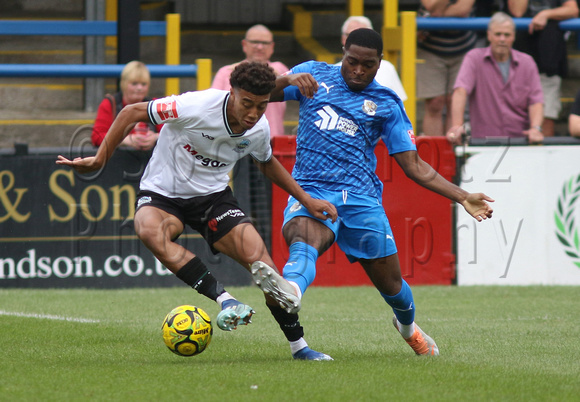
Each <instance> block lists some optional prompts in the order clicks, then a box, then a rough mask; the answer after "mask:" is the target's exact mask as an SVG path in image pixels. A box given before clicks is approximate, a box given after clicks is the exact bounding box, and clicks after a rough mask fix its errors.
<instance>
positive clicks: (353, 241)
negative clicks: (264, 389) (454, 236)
mask: <svg viewBox="0 0 580 402" xmlns="http://www.w3.org/2000/svg"><path fill="white" fill-rule="evenodd" d="M382 50H383V42H382V39H381V36H380V35H379V34H378V33H376V32H375V31H373V30H371V29H364V28H363V29H357V30H355V31H353V32H351V34H350V35H349V37H348V39H347V40H346V43H345V46H344V48H343V53H344V57H343V62H342V67H339V66H333V65H328V64H326V63H321V62H314V61H310V62H306V63H303V64H300V65H298V66H295V67H294V68H292V69H291V71H289V72H288V73H286V74H284V75H283V76H281V77H278V79H277V85H276V88H275V89H274V91H273V92H272V96H271V98H270V99H271V101H281V100H298V101H299V102H300V109H299V125H298V133H297V137H296V143H297V148H296V164H295V165H294V170H293V172H292V176H293V177H294V178H295V179H296V181H297V182H298V183H299V184H300V185H301V187H302V188H304V190H306V192H308V193H309V194H310V195H311V196H313V197H315V198H320V199H326V200H328V201H330V202H331V203H333V204H334V206H335V207H336V209H337V211H338V216H339V219H338V220H336V222H334V223H333V222H330V221H328V220H326V221H324V220H321V219H318V218H316V217H314V216H312V214H310V213H309V212H308V211H307V210H306V208H304V207H303V206H302V205H301V204H300V202H299V201H298V200H296V199H295V198H294V197H290V198H289V201H288V205H287V207H286V209H285V211H284V225H283V235H284V238H285V240H286V242H287V243H288V245H289V246H290V256H289V259H288V262H287V263H286V265H285V267H284V270H283V276H284V278H285V279H287V280H288V281H289V282H290V283H291V284H292V285H294V286H295V287H296V288H297V289H299V290H300V293H299V295H302V294H303V293H304V292H305V291H306V289H307V288H308V286H309V285H310V284H311V283H312V281H313V280H314V277H315V274H316V260H317V258H318V257H319V256H320V255H322V253H324V252H325V251H326V250H328V248H329V247H330V246H331V245H332V244H333V243H334V242H337V243H338V245H339V247H340V248H341V249H342V250H343V251H344V253H345V254H346V256H347V257H348V259H349V260H350V261H351V262H355V261H358V262H359V263H360V264H361V265H362V267H363V268H364V270H365V271H366V273H367V275H368V276H369V278H370V279H371V281H372V283H373V284H374V285H375V287H376V288H377V290H378V291H379V292H380V294H381V296H382V297H383V298H384V300H385V301H386V302H387V304H388V305H389V306H390V307H391V308H392V309H393V311H394V315H395V316H394V317H393V324H394V325H395V328H396V329H397V330H398V331H399V333H400V334H401V335H402V336H403V338H404V339H405V340H406V341H407V343H408V344H409V345H410V346H411V348H412V349H413V350H414V351H415V353H417V354H419V355H438V354H439V349H438V347H437V345H436V343H435V342H434V341H433V339H431V338H430V337H429V336H428V335H427V334H425V332H423V331H422V330H421V329H420V328H419V326H418V325H416V324H415V303H414V302H413V294H412V292H411V289H410V287H409V285H408V284H407V282H406V281H405V280H404V279H403V278H402V276H401V269H400V265H399V258H398V256H397V248H396V245H395V241H394V238H393V232H392V231H391V227H390V225H389V221H388V219H387V216H386V214H385V211H384V208H383V206H382V190H383V186H382V183H381V182H380V180H379V179H378V177H377V175H376V174H375V168H376V163H377V161H376V157H375V154H374V150H375V146H376V144H377V143H378V141H379V140H380V139H382V140H383V141H384V142H385V144H386V145H387V148H388V150H389V154H390V155H391V156H392V157H394V158H395V160H396V161H397V163H398V164H399V165H400V166H401V168H402V169H403V171H404V172H405V174H406V175H407V176H408V177H409V178H411V179H412V180H414V181H415V182H416V183H418V184H420V185H421V186H423V187H425V188H427V189H429V190H432V191H434V192H436V193H438V194H440V195H443V196H445V197H447V198H449V199H451V200H453V201H455V202H458V203H460V204H461V205H462V206H463V207H464V208H465V210H466V211H467V212H468V213H469V214H470V215H472V216H473V217H474V218H475V219H477V220H478V221H481V220H483V219H487V218H491V216H492V212H493V211H492V208H491V207H490V206H489V204H488V203H487V201H489V202H491V201H493V200H492V199H491V198H490V197H488V196H486V195H485V194H482V193H468V192H466V191H465V190H463V189H461V188H459V187H458V186H456V185H455V184H453V183H450V182H449V181H447V180H446V179H444V178H443V177H442V176H441V175H439V174H438V173H437V172H436V171H435V170H434V169H433V168H432V167H431V166H430V165H429V164H427V163H426V162H424V161H423V160H422V159H421V158H420V157H419V155H418V154H417V149H416V147H415V139H414V134H413V127H412V126H411V123H410V121H409V119H408V117H407V115H406V113H405V109H404V107H403V104H402V102H401V100H400V99H399V98H398V97H397V95H396V94H395V92H393V91H392V90H390V89H389V88H386V87H383V86H381V85H379V84H378V83H377V82H376V81H374V77H375V75H376V73H377V70H378V68H379V66H380V61H381V59H382ZM258 281H259V278H258ZM258 281H257V282H258ZM278 314H281V315H284V316H285V320H286V321H285V326H281V327H282V330H283V331H284V333H285V334H286V337H287V338H288V339H289V340H293V339H296V338H298V339H300V338H299V336H301V335H303V333H304V332H303V329H302V327H301V326H300V324H299V322H298V314H289V313H285V312H278ZM281 321H283V320H282V319H278V322H281ZM295 343H296V342H295ZM291 347H292V343H291ZM295 347H296V348H299V347H300V345H298V344H296V346H295ZM317 353H318V352H317ZM317 360H332V358H331V357H330V356H328V355H326V354H324V353H319V356H318V359H317Z"/></svg>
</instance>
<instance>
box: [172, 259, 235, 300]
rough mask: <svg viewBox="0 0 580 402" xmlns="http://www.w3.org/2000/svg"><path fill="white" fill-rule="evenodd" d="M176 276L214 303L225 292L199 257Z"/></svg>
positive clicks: (192, 260) (182, 268)
mask: <svg viewBox="0 0 580 402" xmlns="http://www.w3.org/2000/svg"><path fill="white" fill-rule="evenodd" d="M175 275H176V276H177V277H178V278H179V279H181V280H182V281H183V282H185V283H187V284H188V285H189V286H191V287H192V288H194V289H195V290H197V291H198V293H200V294H202V295H204V296H206V297H208V298H210V299H212V300H213V301H216V300H217V298H218V296H219V295H221V294H222V293H224V292H225V290H224V287H223V285H222V284H221V283H219V282H218V281H217V279H215V278H214V276H213V275H212V274H211V272H209V270H208V269H207V267H206V266H205V264H204V263H203V262H202V261H201V260H200V259H199V258H198V257H197V256H196V257H193V258H192V259H191V260H190V261H189V262H188V263H187V264H185V265H184V266H183V267H181V269H180V270H179V271H177V273H176V274H175Z"/></svg>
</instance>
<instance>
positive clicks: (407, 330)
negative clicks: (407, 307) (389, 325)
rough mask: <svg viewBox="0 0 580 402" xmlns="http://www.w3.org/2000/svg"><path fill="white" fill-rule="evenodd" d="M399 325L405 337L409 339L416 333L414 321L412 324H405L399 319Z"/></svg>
mask: <svg viewBox="0 0 580 402" xmlns="http://www.w3.org/2000/svg"><path fill="white" fill-rule="evenodd" d="M397 327H398V329H399V332H400V333H401V335H402V336H403V338H405V339H409V338H410V337H412V336H413V334H414V333H415V323H414V322H412V323H411V324H410V325H403V324H401V323H400V322H399V320H397Z"/></svg>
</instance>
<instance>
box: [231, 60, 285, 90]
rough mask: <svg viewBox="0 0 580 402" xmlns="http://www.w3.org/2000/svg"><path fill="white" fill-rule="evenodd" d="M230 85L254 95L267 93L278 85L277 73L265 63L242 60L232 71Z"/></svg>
mask: <svg viewBox="0 0 580 402" xmlns="http://www.w3.org/2000/svg"><path fill="white" fill-rule="evenodd" d="M230 85H231V87H232V88H234V89H236V88H240V89H243V90H244V91H248V92H250V93H252V94H254V95H266V94H269V93H270V92H272V90H273V89H274V88H275V87H276V73H274V70H273V69H272V67H270V66H269V65H267V64H264V63H258V62H254V61H252V62H242V63H240V64H238V65H237V66H236V68H234V71H232V74H231V75H230Z"/></svg>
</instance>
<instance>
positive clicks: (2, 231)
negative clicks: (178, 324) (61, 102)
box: [0, 149, 251, 288]
mask: <svg viewBox="0 0 580 402" xmlns="http://www.w3.org/2000/svg"><path fill="white" fill-rule="evenodd" d="M76 152H81V151H80V150H78V151H77V150H75V149H73V150H67V149H63V150H58V149H54V150H40V151H37V152H36V153H30V154H25V155H7V154H1V155H0V288H8V287H30V288H40V287H54V288H70V287H87V288H119V287H155V286H182V285H183V283H182V282H181V281H180V280H178V279H177V278H175V277H174V275H172V274H171V273H170V272H169V271H168V270H167V269H166V268H165V267H164V266H163V265H162V264H161V263H159V261H157V259H155V258H154V256H153V255H152V254H151V252H150V251H149V250H148V249H147V248H146V247H145V246H144V245H143V244H142V243H141V242H140V241H139V239H138V238H137V237H136V235H135V231H134V229H133V220H132V217H133V214H134V205H135V197H136V194H137V192H138V187H139V179H140V177H141V174H142V173H143V170H144V168H145V166H146V164H147V161H148V159H149V156H150V154H149V153H147V152H137V151H130V150H123V149H119V150H117V151H116V152H115V154H114V155H113V157H112V159H111V160H110V161H109V163H108V164H107V166H106V167H105V169H103V170H102V171H100V172H98V173H95V174H91V175H79V174H77V173H76V172H74V171H73V170H72V169H70V168H68V167H64V166H60V165H56V163H55V161H56V158H57V155H58V154H63V155H65V156H66V157H74V156H78V155H79V154H80V153H76ZM178 242H179V243H180V244H182V245H184V246H185V247H187V248H188V249H189V250H191V251H192V252H194V253H195V254H197V255H198V256H199V257H200V258H201V259H202V260H203V261H204V262H205V263H206V265H207V266H208V267H209V268H210V270H211V271H212V273H213V274H214V275H215V276H216V277H217V278H218V279H219V280H220V281H222V282H223V283H224V284H225V285H247V284H250V283H251V280H250V276H249V274H248V273H247V272H246V271H245V270H244V268H242V267H241V266H240V265H238V264H237V263H235V262H234V261H233V260H231V259H230V258H228V257H226V256H224V255H222V254H218V255H213V254H212V253H211V252H210V250H209V247H208V246H207V244H206V243H205V241H204V240H203V239H202V238H201V236H200V235H199V234H197V233H196V232H194V231H192V230H191V229H189V228H187V229H186V231H185V232H184V233H183V234H182V235H181V236H180V238H179V239H178Z"/></svg>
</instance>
